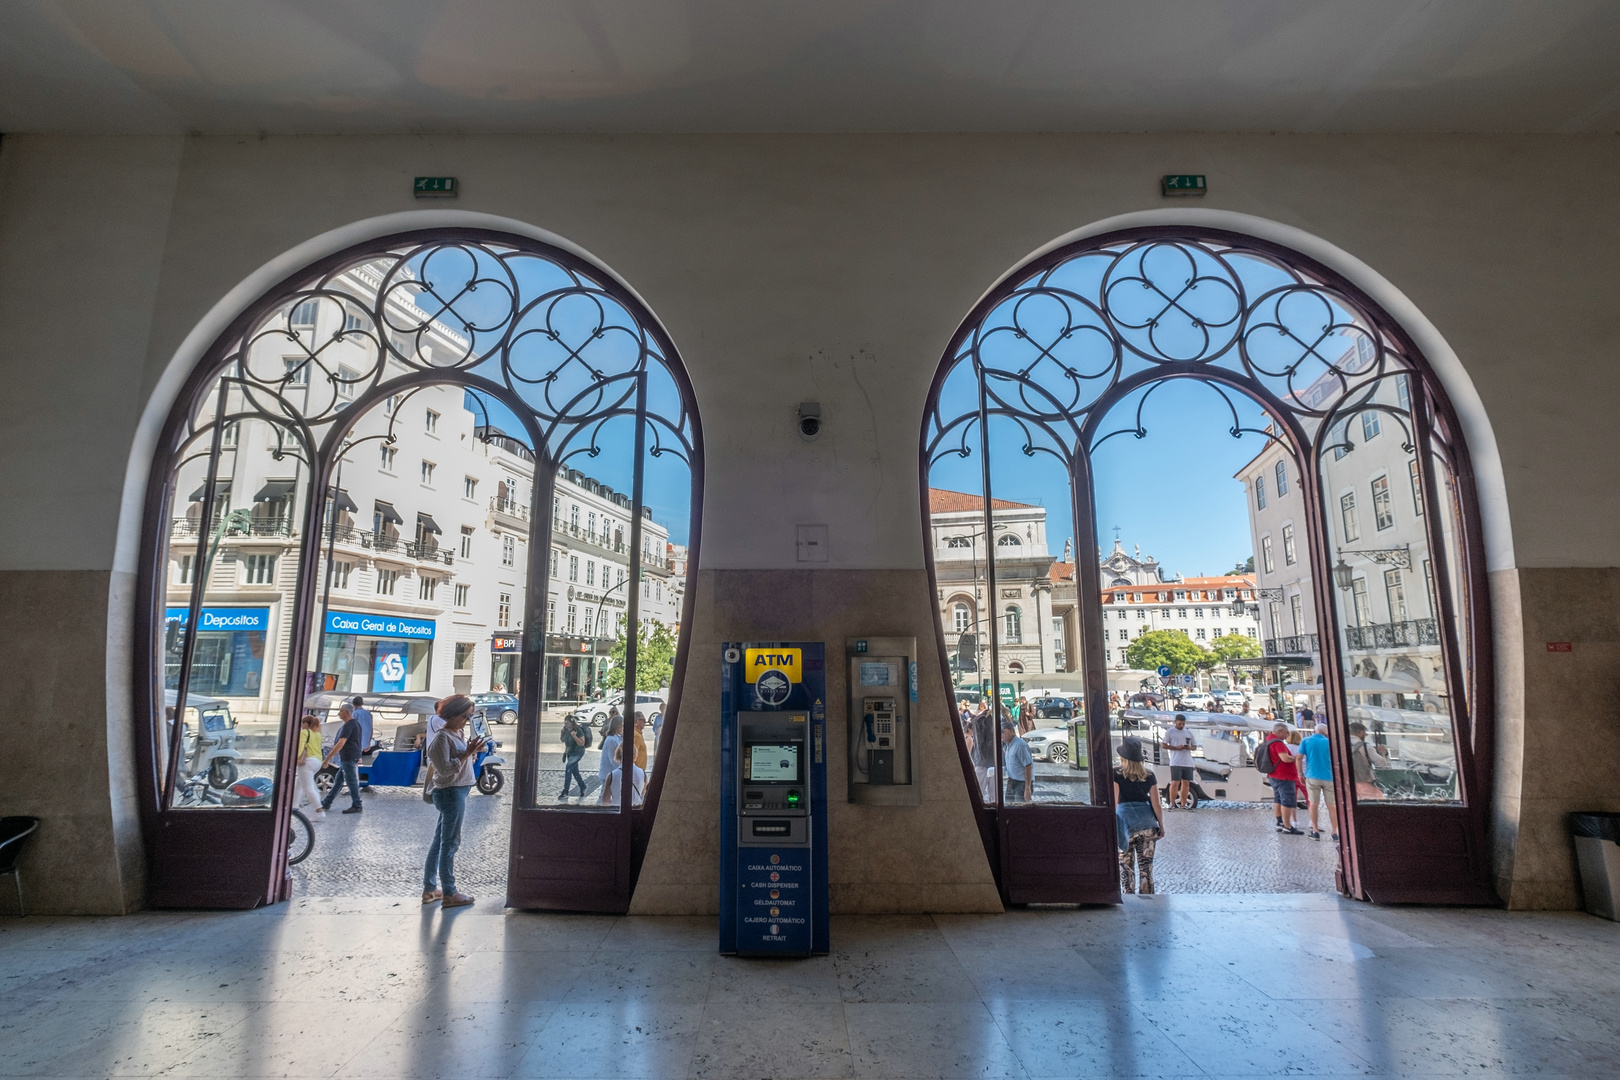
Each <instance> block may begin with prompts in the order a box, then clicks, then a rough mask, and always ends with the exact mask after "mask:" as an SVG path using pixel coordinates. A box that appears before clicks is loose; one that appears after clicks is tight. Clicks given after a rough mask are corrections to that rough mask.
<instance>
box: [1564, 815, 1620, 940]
mask: <svg viewBox="0 0 1620 1080" xmlns="http://www.w3.org/2000/svg"><path fill="white" fill-rule="evenodd" d="M1569 834H1570V835H1571V836H1573V837H1574V838H1575V859H1576V861H1577V862H1578V863H1580V867H1581V892H1583V893H1585V894H1586V910H1587V911H1590V912H1591V913H1592V914H1593V915H1601V916H1603V917H1604V918H1605V919H1613V918H1614V917H1615V904H1616V901H1620V814H1610V813H1601V812H1594V813H1585V814H1571V815H1569Z"/></svg>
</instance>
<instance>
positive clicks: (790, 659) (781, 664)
mask: <svg viewBox="0 0 1620 1080" xmlns="http://www.w3.org/2000/svg"><path fill="white" fill-rule="evenodd" d="M743 658H744V660H746V661H747V665H748V681H749V682H751V683H753V682H759V677H760V676H761V675H763V674H765V673H766V672H767V671H771V670H773V669H774V670H776V671H780V672H781V673H782V674H784V675H786V676H787V677H788V682H791V683H799V682H803V681H804V652H803V650H802V649H747V650H745V651H744V653H743Z"/></svg>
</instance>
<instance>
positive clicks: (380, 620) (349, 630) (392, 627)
mask: <svg viewBox="0 0 1620 1080" xmlns="http://www.w3.org/2000/svg"><path fill="white" fill-rule="evenodd" d="M437 629H438V624H437V623H435V622H434V621H433V620H432V619H405V618H401V617H400V616H398V615H368V614H365V613H364V612H359V611H329V612H327V613H326V632H327V633H328V634H354V635H356V636H358V637H397V638H414V639H415V640H417V641H432V640H433V634H434V632H435V630H437Z"/></svg>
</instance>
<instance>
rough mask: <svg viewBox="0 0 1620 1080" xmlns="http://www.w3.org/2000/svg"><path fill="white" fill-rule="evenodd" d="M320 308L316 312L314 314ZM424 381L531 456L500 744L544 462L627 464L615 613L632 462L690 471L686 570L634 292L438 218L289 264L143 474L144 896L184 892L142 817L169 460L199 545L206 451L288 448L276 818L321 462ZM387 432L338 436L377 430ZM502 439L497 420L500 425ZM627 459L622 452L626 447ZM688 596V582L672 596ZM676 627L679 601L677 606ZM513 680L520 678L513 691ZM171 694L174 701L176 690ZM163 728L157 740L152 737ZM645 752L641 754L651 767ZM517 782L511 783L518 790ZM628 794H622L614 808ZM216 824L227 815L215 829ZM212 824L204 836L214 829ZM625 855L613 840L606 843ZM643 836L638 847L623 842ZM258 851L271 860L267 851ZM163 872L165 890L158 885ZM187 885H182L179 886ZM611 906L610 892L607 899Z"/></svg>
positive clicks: (310, 593)
mask: <svg viewBox="0 0 1620 1080" xmlns="http://www.w3.org/2000/svg"><path fill="white" fill-rule="evenodd" d="M334 312H335V313H336V317H334V315H333V313H334ZM432 385H449V386H456V387H460V388H463V389H465V390H467V391H469V392H471V393H472V394H473V395H474V399H475V401H476V402H477V404H478V407H479V408H480V409H484V410H486V415H485V422H484V424H483V425H481V426H480V428H479V431H480V435H481V437H482V438H485V439H486V440H487V439H490V438H492V437H497V436H492V435H491V431H492V427H493V426H492V425H491V424H490V423H489V417H488V415H487V408H488V407H489V403H493V402H498V403H499V404H500V405H501V406H502V407H504V409H505V410H506V412H508V413H509V414H510V417H511V418H512V419H514V420H515V421H516V423H517V424H518V425H519V428H520V434H521V439H520V440H519V441H520V442H521V443H522V444H523V445H524V446H525V448H526V450H527V451H528V452H530V453H532V455H533V458H534V473H535V475H534V485H533V496H532V504H531V505H530V507H528V508H527V509H526V513H527V514H528V517H529V521H530V523H531V533H530V536H531V540H532V542H531V543H530V544H529V545H528V552H529V566H528V579H527V580H528V582H529V588H528V590H527V608H526V611H525V612H524V618H523V621H522V625H523V627H524V634H525V644H524V649H523V654H522V664H523V667H522V671H523V680H524V683H525V688H526V692H525V695H524V698H525V702H524V709H523V710H522V711H521V714H520V715H521V720H520V731H519V742H520V756H521V755H522V754H523V752H524V749H525V747H524V746H523V744H524V743H525V742H532V740H533V739H534V738H536V737H537V731H538V705H539V702H538V699H539V689H540V687H539V676H540V671H541V664H542V660H543V653H544V647H545V646H544V627H545V617H544V612H545V602H546V592H547V590H546V588H545V582H546V580H547V558H548V553H549V547H550V532H551V510H552V491H553V489H554V485H555V482H556V477H557V474H558V471H559V470H562V469H567V468H579V467H580V465H581V464H582V463H583V462H585V461H588V460H589V459H592V458H599V457H601V456H602V455H603V454H605V453H607V452H609V451H610V450H613V451H614V452H617V453H619V454H622V455H625V456H626V457H628V458H629V460H630V461H631V462H632V463H633V464H632V465H631V469H632V471H633V479H632V483H631V488H632V490H631V492H630V493H629V497H630V508H629V510H628V511H627V516H628V517H629V518H630V521H629V533H630V535H629V537H628V541H629V546H628V547H627V550H628V551H629V552H630V553H631V563H632V567H633V571H632V574H633V577H632V585H631V587H630V588H629V589H628V590H627V593H626V606H627V613H626V614H627V623H628V625H629V626H631V627H635V626H637V625H639V623H638V606H639V598H640V589H639V588H638V587H636V585H635V584H634V582H635V580H636V578H638V577H639V572H640V563H639V556H640V552H641V547H642V522H643V516H644V515H643V506H644V478H645V473H646V470H647V462H648V460H649V459H656V458H662V457H666V456H667V457H669V458H671V459H673V460H675V461H679V462H681V463H683V464H684V466H685V467H686V468H687V469H689V470H690V474H691V478H692V500H691V516H690V536H689V549H690V552H691V557H690V558H689V559H688V562H687V565H688V566H689V567H690V566H694V565H696V552H697V545H698V542H699V532H700V524H701V523H700V520H699V514H700V508H701V505H702V498H701V485H702V463H703V462H702V454H703V451H702V436H701V430H700V426H699V422H698V415H697V410H696V405H695V399H694V397H693V394H692V391H691V387H690V384H689V382H688V381H687V378H686V375H685V370H684V367H683V366H682V364H681V361H680V357H679V354H678V353H677V351H676V349H675V347H674V345H673V343H672V342H671V341H670V340H669V339H668V337H667V335H666V334H665V333H664V331H663V330H662V328H661V327H660V326H659V324H658V322H657V320H656V319H655V318H653V316H652V315H651V314H650V313H649V312H648V311H647V310H646V309H645V307H644V306H643V305H642V304H641V302H640V301H639V300H638V299H637V298H636V297H635V296H634V295H633V294H631V293H630V292H629V291H628V290H627V289H625V288H624V287H623V286H622V285H620V284H619V283H618V282H617V281H616V280H615V279H614V278H613V277H612V276H611V275H609V274H606V273H604V272H603V271H602V270H601V269H600V268H598V267H596V266H593V265H591V264H589V263H588V262H586V261H585V260H583V259H581V258H579V257H578V256H575V255H573V254H571V253H569V252H566V251H563V250H560V249H558V248H555V247H552V246H551V245H548V244H544V243H541V242H539V241H536V240H534V239H531V238H528V237H522V236H517V235H512V234H507V233H501V232H495V231H488V230H468V229H445V230H431V231H422V232H414V233H405V234H400V235H396V236H390V237H384V238H381V239H378V240H375V241H370V242H367V243H364V244H361V245H357V246H355V247H353V248H350V249H348V250H346V251H344V252H341V253H338V254H336V255H333V256H331V257H329V258H327V259H324V260H322V261H321V262H319V263H317V264H315V265H313V266H310V267H307V268H305V269H304V270H302V271H300V272H298V273H296V274H293V275H291V276H290V277H288V278H287V279H285V280H283V281H282V282H281V283H280V284H278V285H277V286H275V287H274V288H272V289H270V290H268V291H267V292H266V293H265V294H264V295H263V296H262V297H260V299H258V300H257V301H256V302H254V303H253V304H252V305H250V306H249V307H248V308H247V309H246V310H244V311H243V312H242V314H241V315H239V316H238V317H237V318H236V319H235V320H234V321H233V322H232V323H231V325H230V326H229V327H228V328H227V329H226V331H225V332H224V333H223V334H221V335H220V337H219V338H218V339H216V341H215V342H214V344H213V345H212V346H211V347H210V349H209V350H208V352H207V353H206V354H205V357H204V359H203V360H202V362H201V363H199V364H198V366H197V368H196V369H195V370H194V371H193V373H192V374H191V376H190V378H189V379H188V381H187V383H186V385H185V387H184V389H183V391H182V393H181V396H180V398H179V400H178V401H177V403H176V405H175V407H174V409H173V411H172V412H171V414H170V418H169V420H168V422H167V424H166V425H165V428H164V431H163V435H162V437H161V438H160V441H159V450H158V452H157V460H156V462H155V466H156V467H155V469H154V473H153V476H154V479H153V481H152V483H151V485H150V487H149V491H148V497H147V510H146V530H145V535H144V540H143V561H142V567H143V575H144V577H143V583H142V593H141V595H142V597H143V601H144V615H143V617H142V618H141V619H140V622H139V624H138V626H137V640H138V642H139V643H140V647H141V651H140V653H139V654H138V655H140V656H141V657H143V660H142V662H141V664H140V671H139V672H138V674H137V678H138V684H139V685H140V686H141V687H142V692H141V694H140V695H139V697H138V699H137V702H138V714H139V715H138V719H139V722H140V726H141V731H140V736H141V737H140V738H138V740H137V745H138V746H139V747H140V750H141V754H142V769H141V787H142V794H143V799H142V802H143V812H144V813H145V814H146V815H147V817H148V818H149V822H148V825H149V828H148V830H147V836H148V841H149V849H150V851H151V854H152V861H153V868H154V895H155V898H156V902H158V903H163V902H165V897H166V896H167V897H168V898H169V899H170V900H174V901H178V902H182V903H188V902H199V901H198V900H197V899H196V897H197V896H199V895H201V894H200V893H199V892H198V888H197V885H196V882H194V881H192V882H189V883H188V882H187V881H185V880H182V879H183V878H184V877H185V874H184V873H182V872H179V871H176V872H175V874H174V875H171V877H172V878H173V880H172V881H169V883H168V884H167V885H166V884H165V880H166V879H165V871H164V867H165V866H171V869H172V865H171V864H172V860H167V861H166V859H165V852H164V851H162V850H160V849H161V848H162V847H163V844H162V841H161V840H160V839H154V838H157V837H160V836H161V834H162V832H163V830H162V828H161V827H160V826H162V825H164V824H167V822H165V821H163V820H161V819H163V818H165V817H168V816H170V815H171V811H170V809H169V808H170V806H171V803H172V796H173V792H174V789H175V784H176V775H175V774H176V769H177V762H178V755H177V754H176V753H175V752H174V751H175V749H176V748H177V747H178V744H179V731H178V728H179V725H171V728H172V730H169V731H165V730H164V724H163V720H162V718H163V715H164V679H163V676H162V672H161V670H157V669H155V668H154V665H153V662H152V659H151V658H152V657H153V656H154V655H155V649H154V644H155V641H156V633H155V630H156V628H157V626H158V625H161V623H160V621H159V620H160V617H161V614H162V609H163V606H164V595H165V580H166V575H165V574H164V573H163V571H162V565H163V563H164V561H165V560H166V558H167V551H168V547H169V543H170V539H171V538H170V532H171V529H170V519H171V516H172V513H173V510H172V509H171V508H172V507H173V506H174V502H175V491H174V485H175V479H176V477H177V476H178V473H179V470H180V468H182V467H184V466H187V465H191V466H193V467H195V465H196V463H198V462H199V461H202V462H206V476H205V480H204V485H203V488H202V492H203V498H202V499H201V500H199V501H200V502H201V504H202V505H201V508H200V515H201V516H200V520H199V522H198V523H197V527H196V536H197V542H198V545H199V552H201V551H202V550H203V545H204V544H205V542H206V537H207V535H208V534H209V532H210V531H211V526H212V525H213V524H215V523H214V522H212V520H211V516H212V515H213V514H214V513H215V512H216V510H215V497H214V496H215V493H216V490H217V489H218V487H219V483H220V480H219V473H218V470H219V461H220V457H221V453H222V451H223V450H225V449H227V448H228V440H229V439H230V437H231V430H232V428H233V426H239V425H240V424H242V423H243V422H244V421H253V422H257V423H262V424H264V425H266V426H267V427H268V429H269V430H270V431H271V432H273V436H272V442H273V447H272V449H271V451H270V453H271V456H272V458H274V459H276V460H287V461H290V462H296V463H297V465H298V471H299V472H300V473H301V474H302V475H303V477H304V482H303V484H302V494H303V495H304V496H305V499H304V512H303V531H302V547H301V552H300V554H301V556H302V557H301V560H300V564H299V580H298V585H297V590H296V593H295V596H294V603H293V611H294V623H293V631H292V635H291V640H290V642H289V645H288V653H287V658H288V661H289V662H288V664H287V670H288V673H289V674H288V681H287V685H286V686H285V687H284V688H283V696H282V701H283V706H282V709H283V716H282V734H283V737H282V739H281V740H280V743H281V751H280V757H279V759H278V762H277V767H276V769H277V771H276V778H277V783H276V799H275V809H276V813H277V815H278V816H280V817H281V818H283V819H284V818H285V815H286V813H287V808H288V807H290V805H291V803H290V797H291V790H292V787H293V784H292V782H291V781H292V771H291V767H290V766H291V761H292V759H291V757H290V756H289V754H288V749H287V748H288V744H289V743H290V742H291V741H292V740H291V739H290V738H289V735H290V733H291V731H292V728H293V727H294V726H295V718H296V716H297V715H298V712H299V708H300V705H301V703H302V700H303V693H304V688H303V686H302V685H299V684H297V683H298V682H299V680H298V679H295V677H294V673H295V672H296V673H301V671H302V667H303V663H304V661H303V657H305V656H306V655H307V653H308V646H309V641H308V635H309V623H310V618H311V614H312V612H313V609H314V604H315V593H316V581H315V578H316V576H317V575H316V574H314V573H313V572H312V568H314V567H316V566H317V565H318V564H319V559H320V543H321V532H322V518H323V516H324V514H325V512H326V507H327V501H328V496H329V495H330V494H331V492H332V488H331V484H332V478H333V472H334V468H335V466H336V464H337V463H338V462H339V461H340V460H341V459H342V458H343V456H344V455H345V454H346V453H348V452H349V450H350V449H352V445H351V439H350V430H351V428H352V426H353V423H354V421H355V420H356V419H357V418H359V417H361V416H364V415H366V414H367V413H368V412H370V410H372V409H373V407H374V406H376V405H378V404H379V403H382V402H386V401H389V400H390V399H398V398H401V397H402V396H405V397H408V396H409V395H411V394H414V393H416V392H417V391H419V390H421V389H423V388H425V387H427V386H432ZM396 420H397V410H396V413H395V415H394V416H393V417H391V419H390V421H389V425H388V431H387V432H386V433H385V434H382V435H368V436H365V437H363V438H362V439H359V440H353V442H364V441H371V440H378V441H381V442H384V443H392V442H394V441H395V439H396V435H395V433H394V423H395V422H396ZM515 434H516V433H515ZM630 455H633V456H630ZM205 588H206V582H205V581H202V580H199V581H198V582H196V583H195V584H194V585H193V587H192V590H191V598H190V617H191V621H190V622H189V623H188V624H187V625H190V626H197V625H198V623H197V621H196V620H197V618H198V614H199V611H200V609H201V607H202V603H203V600H202V594H203V591H204V589H205ZM691 602H692V598H691V594H690V592H688V594H687V597H686V603H687V605H688V607H689V606H690V604H691ZM682 625H683V627H684V626H689V625H690V613H689V612H687V613H686V614H685V616H684V617H683V618H682ZM195 636H196V635H192V634H188V635H186V638H187V639H188V640H186V641H185V643H184V646H183V649H184V654H183V658H182V660H181V663H180V667H179V676H178V685H177V686H176V687H175V690H174V692H175V693H176V694H177V695H179V694H185V693H186V691H187V689H188V680H189V678H190V675H191V663H192V653H193V651H194V647H195V646H194V641H193V640H190V639H194V638H195ZM685 658H686V635H685V634H684V633H683V634H682V637H681V640H680V642H679V647H678V650H677V660H676V664H677V673H676V678H675V679H674V681H673V683H672V686H673V687H674V688H676V689H675V691H674V692H675V693H676V694H678V687H679V685H680V678H679V673H680V671H681V670H682V669H683V668H684V664H685ZM635 669H636V635H635V634H633V633H632V634H631V635H630V640H629V641H628V642H627V649H626V657H625V677H626V684H627V685H631V686H633V685H634V680H635ZM530 690H532V691H533V693H529V692H528V691H530ZM177 700H178V698H177ZM677 705H678V702H676V701H671V702H670V703H669V710H668V714H667V716H666V722H665V727H664V731H665V733H666V735H665V738H666V739H667V738H668V737H669V734H672V732H673V725H674V723H675V721H676V719H677V718H676V712H677ZM158 740H166V741H167V744H168V751H167V752H163V750H162V749H161V748H160V747H159V746H158V745H157V742H158ZM663 757H664V755H661V760H660V766H661V765H662V759H663ZM517 778H518V796H519V798H520V799H523V798H527V799H528V800H529V802H530V803H532V802H533V791H532V788H533V784H534V780H535V777H534V769H533V768H528V769H527V770H525V768H524V766H523V765H522V764H521V763H520V766H519V770H518V776H517ZM662 781H663V776H662V769H661V768H660V769H659V770H656V771H655V774H654V776H653V777H651V778H650V781H649V784H648V790H647V795H646V800H645V810H644V811H642V810H640V809H639V808H638V809H637V816H641V815H642V814H643V813H644V815H645V819H646V824H647V827H649V828H650V820H651V815H652V813H653V812H654V810H655V809H656V805H657V799H658V795H659V792H660V790H661V787H662ZM525 789H527V790H525ZM630 810H631V807H628V806H626V807H624V814H623V816H624V819H625V820H626V821H629V819H630V818H631V816H632V815H631V814H630ZM226 831H227V832H228V831H229V830H228V829H227V830H226ZM222 835H223V834H222ZM624 846H625V848H626V850H628V849H629V848H630V847H631V846H632V845H629V844H627V845H624ZM643 846H644V845H643ZM275 852H276V853H273V856H272V860H271V861H272V862H274V859H275V858H279V857H280V856H279V847H277V848H276V849H275ZM169 885H172V886H173V889H171V890H170V891H169V892H168V893H166V892H165V889H166V888H168V887H169ZM278 888H284V887H278V885H277V883H276V882H275V881H272V882H271V884H270V886H269V889H268V892H265V891H264V890H256V889H255V887H254V886H253V884H252V883H251V881H250V880H248V879H244V880H243V881H238V882H235V883H234V884H232V885H231V886H230V888H229V889H228V890H223V887H222V888H214V889H213V890H212V892H209V890H208V889H206V888H205V889H203V890H202V891H203V892H208V893H209V895H212V896H214V897H215V899H218V896H219V895H222V891H230V892H231V894H232V895H233V896H235V895H241V896H244V897H248V896H251V894H253V893H255V891H258V892H260V893H261V894H262V895H260V896H259V897H258V900H259V901H260V902H262V900H264V899H276V898H278V896H277V895H276V894H277V892H278ZM188 897H190V899H187V898H188ZM625 899H626V901H627V899H628V896H627V894H626V897H625Z"/></svg>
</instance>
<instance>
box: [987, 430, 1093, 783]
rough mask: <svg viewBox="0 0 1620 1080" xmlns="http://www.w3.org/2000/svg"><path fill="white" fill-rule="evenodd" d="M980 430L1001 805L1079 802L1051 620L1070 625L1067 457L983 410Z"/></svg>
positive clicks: (1078, 736)
mask: <svg viewBox="0 0 1620 1080" xmlns="http://www.w3.org/2000/svg"><path fill="white" fill-rule="evenodd" d="M988 434H989V439H988V442H989V449H990V494H991V497H990V502H989V513H988V519H989V520H988V525H987V528H985V529H984V530H983V540H982V544H983V546H984V548H985V550H987V551H988V552H989V553H990V555H991V560H992V565H993V570H994V574H993V576H992V577H990V578H987V580H986V582H985V593H986V595H985V599H984V602H983V603H984V609H985V612H986V615H987V616H988V619H989V623H990V631H991V634H992V635H993V640H994V643H995V650H994V652H995V660H996V664H997V683H998V684H999V687H1000V698H1001V702H1002V707H1003V708H1004V709H1005V710H1006V713H1005V715H1004V716H1003V718H1002V723H1003V728H1002V730H1001V731H999V732H998V738H999V740H1000V742H1001V748H1002V753H1001V758H1002V773H1003V775H1002V804H1003V805H1004V806H1009V807H1018V806H1024V805H1032V804H1035V803H1089V802H1090V801H1091V773H1090V769H1089V768H1088V766H1089V764H1090V756H1089V749H1088V739H1087V733H1086V728H1085V720H1086V716H1085V712H1086V709H1085V695H1084V693H1083V687H1082V686H1081V683H1080V680H1079V677H1078V672H1073V673H1071V672H1067V671H1063V670H1062V669H1061V668H1060V666H1059V657H1060V654H1061V653H1062V652H1064V651H1065V646H1066V642H1065V641H1064V639H1063V638H1060V637H1059V636H1058V634H1057V632H1056V631H1057V626H1058V624H1059V623H1060V622H1063V623H1066V622H1069V621H1076V622H1077V621H1078V618H1077V614H1078V613H1077V607H1078V602H1079V597H1078V595H1077V593H1076V588H1077V586H1076V580H1077V579H1076V576H1075V573H1074V556H1073V550H1074V511H1073V502H1072V495H1071V487H1070V477H1069V470H1068V465H1067V455H1065V454H1064V453H1063V452H1062V451H1061V449H1059V448H1058V447H1057V446H1056V444H1055V443H1054V442H1052V441H1051V440H1050V439H1049V438H1048V437H1047V436H1045V434H1044V433H1041V432H1038V431H1032V430H1031V428H1030V427H1029V426H1027V425H1025V424H1022V423H1019V422H1017V421H1015V420H1012V419H1009V418H1006V417H1001V416H994V415H992V416H991V418H990V423H989V429H988ZM1065 556H1067V557H1065ZM1076 667H1078V665H1076ZM1009 722H1010V723H1011V724H1012V730H1007V728H1006V727H1005V725H1006V724H1007V723H1009Z"/></svg>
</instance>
